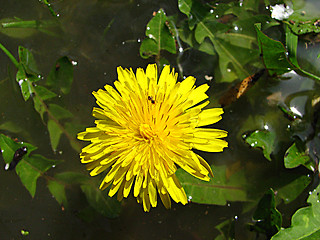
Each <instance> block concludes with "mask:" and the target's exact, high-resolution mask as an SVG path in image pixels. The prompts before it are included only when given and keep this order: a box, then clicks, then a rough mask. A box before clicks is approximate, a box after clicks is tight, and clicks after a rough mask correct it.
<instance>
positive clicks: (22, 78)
mask: <svg viewBox="0 0 320 240" xmlns="http://www.w3.org/2000/svg"><path fill="white" fill-rule="evenodd" d="M16 81H17V82H18V84H19V86H20V89H21V93H22V96H23V99H24V100H25V101H27V100H28V99H29V98H30V96H32V95H33V90H32V86H31V84H32V83H31V82H30V81H29V80H28V78H27V75H26V72H25V69H24V67H23V66H22V65H21V64H19V66H18V71H17V75H16Z"/></svg>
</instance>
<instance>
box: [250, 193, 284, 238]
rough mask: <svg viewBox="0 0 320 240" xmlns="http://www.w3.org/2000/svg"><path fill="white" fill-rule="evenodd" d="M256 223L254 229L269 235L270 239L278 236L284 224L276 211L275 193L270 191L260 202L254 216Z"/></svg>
mask: <svg viewBox="0 0 320 240" xmlns="http://www.w3.org/2000/svg"><path fill="white" fill-rule="evenodd" d="M253 219H254V220H255V221H256V223H255V225H253V226H252V227H253V229H254V230H255V231H257V232H261V233H264V234H266V235H267V237H268V239H270V237H271V236H273V235H274V234H276V233H277V232H278V231H279V230H280V228H281V224H282V216H281V213H280V212H279V211H278V210H277V209H276V204H275V200H274V192H273V190H272V189H270V190H269V191H268V192H267V193H266V194H265V195H264V196H263V197H262V198H261V200H260V201H259V203H258V206H257V209H256V211H255V212H254V214H253Z"/></svg>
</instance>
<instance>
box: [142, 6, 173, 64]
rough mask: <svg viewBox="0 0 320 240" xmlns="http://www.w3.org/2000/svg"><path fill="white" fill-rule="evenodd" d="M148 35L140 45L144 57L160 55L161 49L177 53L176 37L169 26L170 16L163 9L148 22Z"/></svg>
mask: <svg viewBox="0 0 320 240" xmlns="http://www.w3.org/2000/svg"><path fill="white" fill-rule="evenodd" d="M146 36H147V38H146V39H144V40H143V42H142V44H141V46H140V56H141V57H142V58H149V57H151V56H153V55H156V56H160V51H161V50H166V51H168V52H170V53H173V54H175V53H176V44H175V38H174V35H173V34H172V33H171V32H170V30H169V28H168V18H167V16H166V14H165V12H164V11H163V9H160V10H159V11H158V12H157V14H156V15H155V16H154V17H153V18H152V19H151V20H150V22H149V23H148V25H147V30H146Z"/></svg>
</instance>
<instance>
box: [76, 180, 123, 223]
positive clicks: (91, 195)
mask: <svg viewBox="0 0 320 240" xmlns="http://www.w3.org/2000/svg"><path fill="white" fill-rule="evenodd" d="M81 190H82V191H83V193H84V194H85V195H86V197H87V200H88V203H89V204H90V206H91V207H92V208H94V209H95V210H96V211H97V212H99V213H100V214H102V215H103V216H106V217H109V218H116V217H118V216H119V214H120V210H121V205H120V202H119V201H117V200H116V198H110V197H109V196H108V195H107V193H106V192H105V191H101V190H100V189H98V188H97V187H96V186H95V185H93V184H89V183H88V184H83V185H81Z"/></svg>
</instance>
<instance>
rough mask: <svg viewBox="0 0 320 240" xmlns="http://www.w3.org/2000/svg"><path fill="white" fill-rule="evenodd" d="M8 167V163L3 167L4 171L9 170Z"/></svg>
mask: <svg viewBox="0 0 320 240" xmlns="http://www.w3.org/2000/svg"><path fill="white" fill-rule="evenodd" d="M9 167H10V164H9V163H7V164H6V165H5V166H4V170H6V171H7V170H8V169H9Z"/></svg>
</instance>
